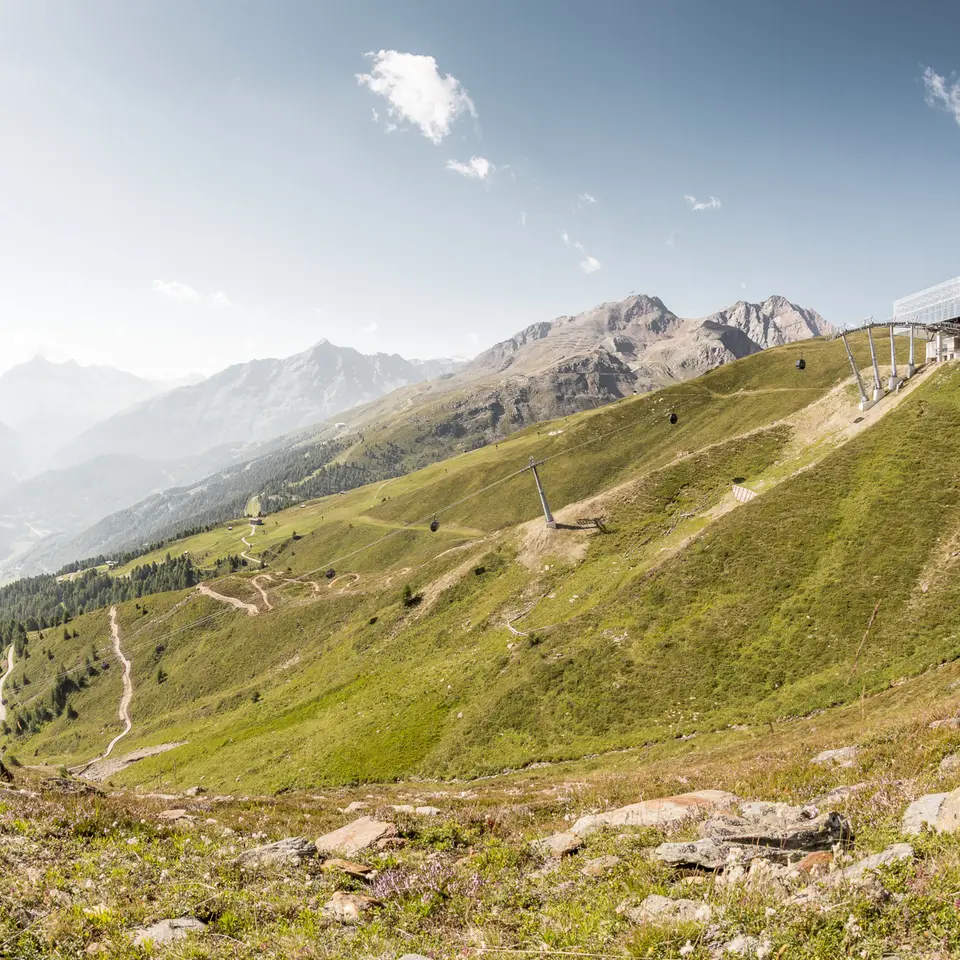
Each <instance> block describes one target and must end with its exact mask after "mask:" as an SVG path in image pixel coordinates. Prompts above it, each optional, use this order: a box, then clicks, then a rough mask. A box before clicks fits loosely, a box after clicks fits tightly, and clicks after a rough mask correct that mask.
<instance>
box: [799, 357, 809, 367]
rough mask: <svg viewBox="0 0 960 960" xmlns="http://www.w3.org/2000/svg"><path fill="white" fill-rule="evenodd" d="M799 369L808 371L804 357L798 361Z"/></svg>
mask: <svg viewBox="0 0 960 960" xmlns="http://www.w3.org/2000/svg"><path fill="white" fill-rule="evenodd" d="M797 369H798V370H806V369H807V361H806V360H804V359H803V357H801V358H800V359H799V360H798V361H797Z"/></svg>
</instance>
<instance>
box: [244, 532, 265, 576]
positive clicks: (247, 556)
mask: <svg viewBox="0 0 960 960" xmlns="http://www.w3.org/2000/svg"><path fill="white" fill-rule="evenodd" d="M256 534H257V528H256V527H255V526H254V525H253V524H252V523H251V524H250V536H251V537H254V536H256ZM240 539H241V541H242V542H243V545H244V546H245V547H246V548H247V549H248V550H252V549H253V544H252V543H251V542H250V541H249V540H248V539H247V538H246V537H241V538H240ZM240 556H241V557H243V559H244V560H249V561H250V562H251V563H259V564H260V566H261V567H262V566H263V561H262V560H261V559H260V558H259V557H252V556H250V554H249V553H244V552H242V551H241V553H240Z"/></svg>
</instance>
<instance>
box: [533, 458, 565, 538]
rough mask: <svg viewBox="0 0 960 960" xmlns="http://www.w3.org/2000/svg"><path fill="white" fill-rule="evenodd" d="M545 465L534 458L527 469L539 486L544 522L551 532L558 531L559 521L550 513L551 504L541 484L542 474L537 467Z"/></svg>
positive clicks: (538, 491)
mask: <svg viewBox="0 0 960 960" xmlns="http://www.w3.org/2000/svg"><path fill="white" fill-rule="evenodd" d="M541 463H543V461H542V460H539V461H538V460H534V459H533V457H531V458H530V466H529V467H527V468H526V469H527V470H529V471H530V472H531V473H532V474H533V479H534V482H535V483H536V485H537V493H539V494H540V506H542V507H543V520H544V523H545V524H546V526H547V527H549V529H551V530H556V529H557V521H556V520H554V519H553V514H552V513H551V512H550V504H548V503H547V495H546V493H545V492H544V490H543V484H542V483H541V482H540V474H539V473H537V467H538V466H539V464H541Z"/></svg>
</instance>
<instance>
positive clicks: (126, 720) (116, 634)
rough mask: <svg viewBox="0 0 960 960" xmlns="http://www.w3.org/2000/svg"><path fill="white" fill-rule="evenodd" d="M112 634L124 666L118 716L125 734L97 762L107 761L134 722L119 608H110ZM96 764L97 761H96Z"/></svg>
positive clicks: (115, 740)
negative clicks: (121, 642)
mask: <svg viewBox="0 0 960 960" xmlns="http://www.w3.org/2000/svg"><path fill="white" fill-rule="evenodd" d="M110 634H111V635H112V637H113V652H114V653H115V654H116V655H117V659H118V660H119V661H120V662H121V663H122V664H123V696H121V697H120V709H119V710H117V716H118V717H119V718H120V719H121V720H122V721H123V724H124V728H123V733H118V734H117V735H116V736H115V737H114V738H113V739H112V740H111V741H110V743H109V744H107V749H106V750H104V752H103V754H102V756H99V757H97V760H106V759H107V757H109V756H110V754H111V753H112V752H113V748H114V747H115V746H116V745H117V744H118V743H119V742H120V741H121V740H122V739H123V738H124V737H125V736H126V735H127V734H128V733H129V732H130V731H131V729H133V721H132V720H131V719H130V701H131V700H133V681H132V680H131V679H130V661H129V660H128V659H127V658H126V657H125V656H124V655H123V650H122V649H121V648H120V625H119V624H118V623H117V608H116V607H111V608H110ZM94 762H96V761H94Z"/></svg>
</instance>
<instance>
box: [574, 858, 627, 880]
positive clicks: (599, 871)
mask: <svg viewBox="0 0 960 960" xmlns="http://www.w3.org/2000/svg"><path fill="white" fill-rule="evenodd" d="M619 862H620V858H619V857H615V856H612V855H611V856H607V857H597V858H596V859H595V860H588V861H587V862H586V863H585V864H584V865H583V869H582V870H581V871H580V872H581V873H582V874H583V875H584V876H585V877H602V876H603V875H604V874H605V873H609V872H610V871H611V870H612V869H613V868H614V867H615V866H616V865H617V864H618V863H619Z"/></svg>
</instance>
